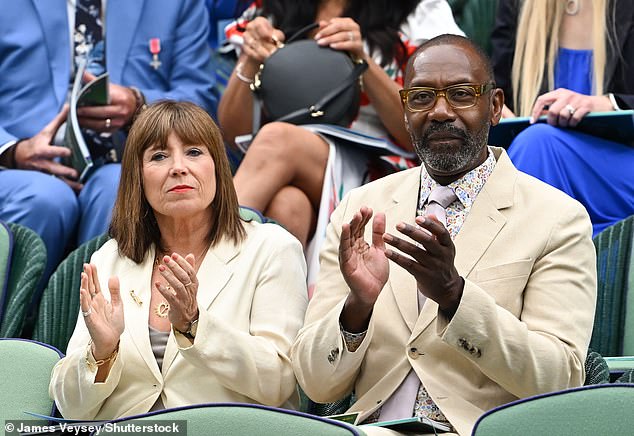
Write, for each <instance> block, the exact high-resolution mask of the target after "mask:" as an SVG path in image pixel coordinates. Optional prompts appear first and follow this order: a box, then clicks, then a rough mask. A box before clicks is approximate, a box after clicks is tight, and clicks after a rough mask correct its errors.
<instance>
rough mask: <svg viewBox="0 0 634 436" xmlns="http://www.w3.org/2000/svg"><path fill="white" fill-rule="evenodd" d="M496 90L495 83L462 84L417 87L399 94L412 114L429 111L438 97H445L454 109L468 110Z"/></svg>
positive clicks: (402, 90) (401, 91)
mask: <svg viewBox="0 0 634 436" xmlns="http://www.w3.org/2000/svg"><path fill="white" fill-rule="evenodd" d="M494 88H495V83H492V82H491V83H485V84H484V85H472V84H470V83H460V84H458V85H452V86H447V87H446V88H428V87H425V86H415V87H413V88H406V89H401V90H400V91H399V94H400V95H401V100H402V101H403V105H404V106H405V107H406V108H407V110H409V111H410V112H422V111H428V110H430V109H431V108H433V107H434V106H435V105H436V100H438V97H440V96H443V97H445V99H446V100H447V103H449V105H450V106H451V107H452V108H454V109H466V108H469V107H472V106H475V105H476V103H477V102H478V97H480V96H481V95H482V94H485V93H487V92H489V91H491V90H492V89H494Z"/></svg>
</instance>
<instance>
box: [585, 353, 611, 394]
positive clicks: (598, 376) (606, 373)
mask: <svg viewBox="0 0 634 436" xmlns="http://www.w3.org/2000/svg"><path fill="white" fill-rule="evenodd" d="M584 366H585V369H586V380H585V382H584V385H585V386H589V385H600V384H603V383H609V382H610V368H609V367H608V364H607V362H606V361H605V359H604V358H603V356H601V355H600V354H599V353H597V352H596V351H593V350H588V355H587V356H586V364H585V365H584Z"/></svg>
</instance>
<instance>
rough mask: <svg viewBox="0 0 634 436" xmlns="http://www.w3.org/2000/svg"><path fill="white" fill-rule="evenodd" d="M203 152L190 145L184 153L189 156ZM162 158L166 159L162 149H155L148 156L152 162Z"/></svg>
mask: <svg viewBox="0 0 634 436" xmlns="http://www.w3.org/2000/svg"><path fill="white" fill-rule="evenodd" d="M203 154H205V153H204V152H203V151H202V150H201V149H200V148H197V147H192V148H189V149H187V150H186V151H185V155H186V156H189V157H198V156H202V155H203ZM164 159H167V153H166V152H164V151H157V152H155V153H152V155H151V156H150V160H151V161H152V162H160V161H162V160H164Z"/></svg>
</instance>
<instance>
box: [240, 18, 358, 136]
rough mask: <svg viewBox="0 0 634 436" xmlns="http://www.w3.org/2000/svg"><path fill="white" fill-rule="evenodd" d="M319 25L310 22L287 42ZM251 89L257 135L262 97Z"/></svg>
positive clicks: (252, 125)
mask: <svg viewBox="0 0 634 436" xmlns="http://www.w3.org/2000/svg"><path fill="white" fill-rule="evenodd" d="M317 27H319V23H310V24H309V25H307V26H304V27H302V28H301V29H299V30H298V31H297V32H295V33H293V34H292V35H291V36H290V37H289V38H288V39H287V40H286V44H288V43H291V42H293V41H295V40H296V39H298V38H299V37H300V36H302V35H304V34H305V33H307V32H310V31H311V30H313V29H315V28H317ZM359 74H360V73H359ZM251 90H252V91H253V117H252V119H251V131H252V132H253V136H255V134H256V133H257V132H258V130H260V124H261V123H262V99H261V98H260V95H259V94H258V93H257V92H256V91H255V90H254V89H253V87H251Z"/></svg>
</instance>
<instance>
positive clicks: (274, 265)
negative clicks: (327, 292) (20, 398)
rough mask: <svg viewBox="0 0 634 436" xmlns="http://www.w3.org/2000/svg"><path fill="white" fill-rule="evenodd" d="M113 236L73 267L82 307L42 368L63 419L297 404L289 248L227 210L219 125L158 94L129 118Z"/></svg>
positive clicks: (293, 268)
mask: <svg viewBox="0 0 634 436" xmlns="http://www.w3.org/2000/svg"><path fill="white" fill-rule="evenodd" d="M126 167H127V168H126ZM111 235H112V236H113V239H112V240H110V241H108V242H107V243H106V244H105V245H104V246H103V247H102V248H101V249H100V250H98V251H97V252H96V253H95V254H94V255H93V257H92V259H91V264H90V265H86V266H85V267H84V272H83V273H82V286H81V288H82V289H81V291H80V293H81V313H80V315H79V319H78V322H77V326H76V328H75V331H74V333H73V336H72V338H71V341H70V343H69V346H68V350H67V355H66V357H65V358H64V359H62V360H61V361H60V362H59V363H58V365H57V366H56V367H55V369H54V370H53V376H52V380H51V384H50V394H51V396H52V397H53V398H54V399H55V402H56V404H57V406H58V408H59V410H60V411H61V413H62V415H63V416H64V417H65V418H72V419H113V418H118V417H122V416H129V415H134V414H139V413H145V412H148V411H150V410H156V409H160V408H171V407H177V406H183V405H189V404H196V403H207V402H246V403H260V404H267V405H272V406H284V407H293V406H294V405H295V400H296V395H295V392H296V389H295V387H296V381H295V377H294V375H293V370H292V367H291V364H290V359H289V357H288V353H289V350H290V346H291V344H292V342H293V340H294V338H295V335H296V333H297V331H298V330H299V328H300V327H301V325H302V321H303V316H304V312H305V309H306V305H307V293H306V284H305V283H306V281H305V274H306V266H305V262H304V258H303V254H302V249H301V245H300V244H299V242H298V241H297V240H296V239H295V238H293V237H292V236H291V235H290V234H289V233H287V232H286V231H285V230H283V229H282V228H281V227H279V226H276V225H272V224H260V223H255V222H244V221H242V220H241V219H240V218H239V209H238V204H237V200H236V196H235V191H234V190H233V185H232V181H231V173H230V171H229V165H228V162H227V158H226V156H225V152H224V148H223V142H222V139H221V137H220V133H219V131H218V128H217V127H216V125H215V124H214V123H213V121H212V120H211V118H210V117H209V116H208V115H207V114H206V113H205V112H204V111H203V110H202V109H200V108H198V107H196V106H194V105H192V104H189V103H174V102H163V103H158V104H156V105H154V106H150V108H148V109H147V110H145V111H144V112H143V113H141V114H140V115H139V117H138V119H137V121H136V122H135V124H134V126H133V127H132V129H131V131H130V137H129V140H128V143H127V145H126V150H125V155H124V159H123V168H122V177H121V184H120V188H119V193H118V198H117V202H116V205H115V210H114V211H113V222H112V225H111ZM185 253H189V254H187V255H185ZM97 271H98V274H97Z"/></svg>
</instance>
